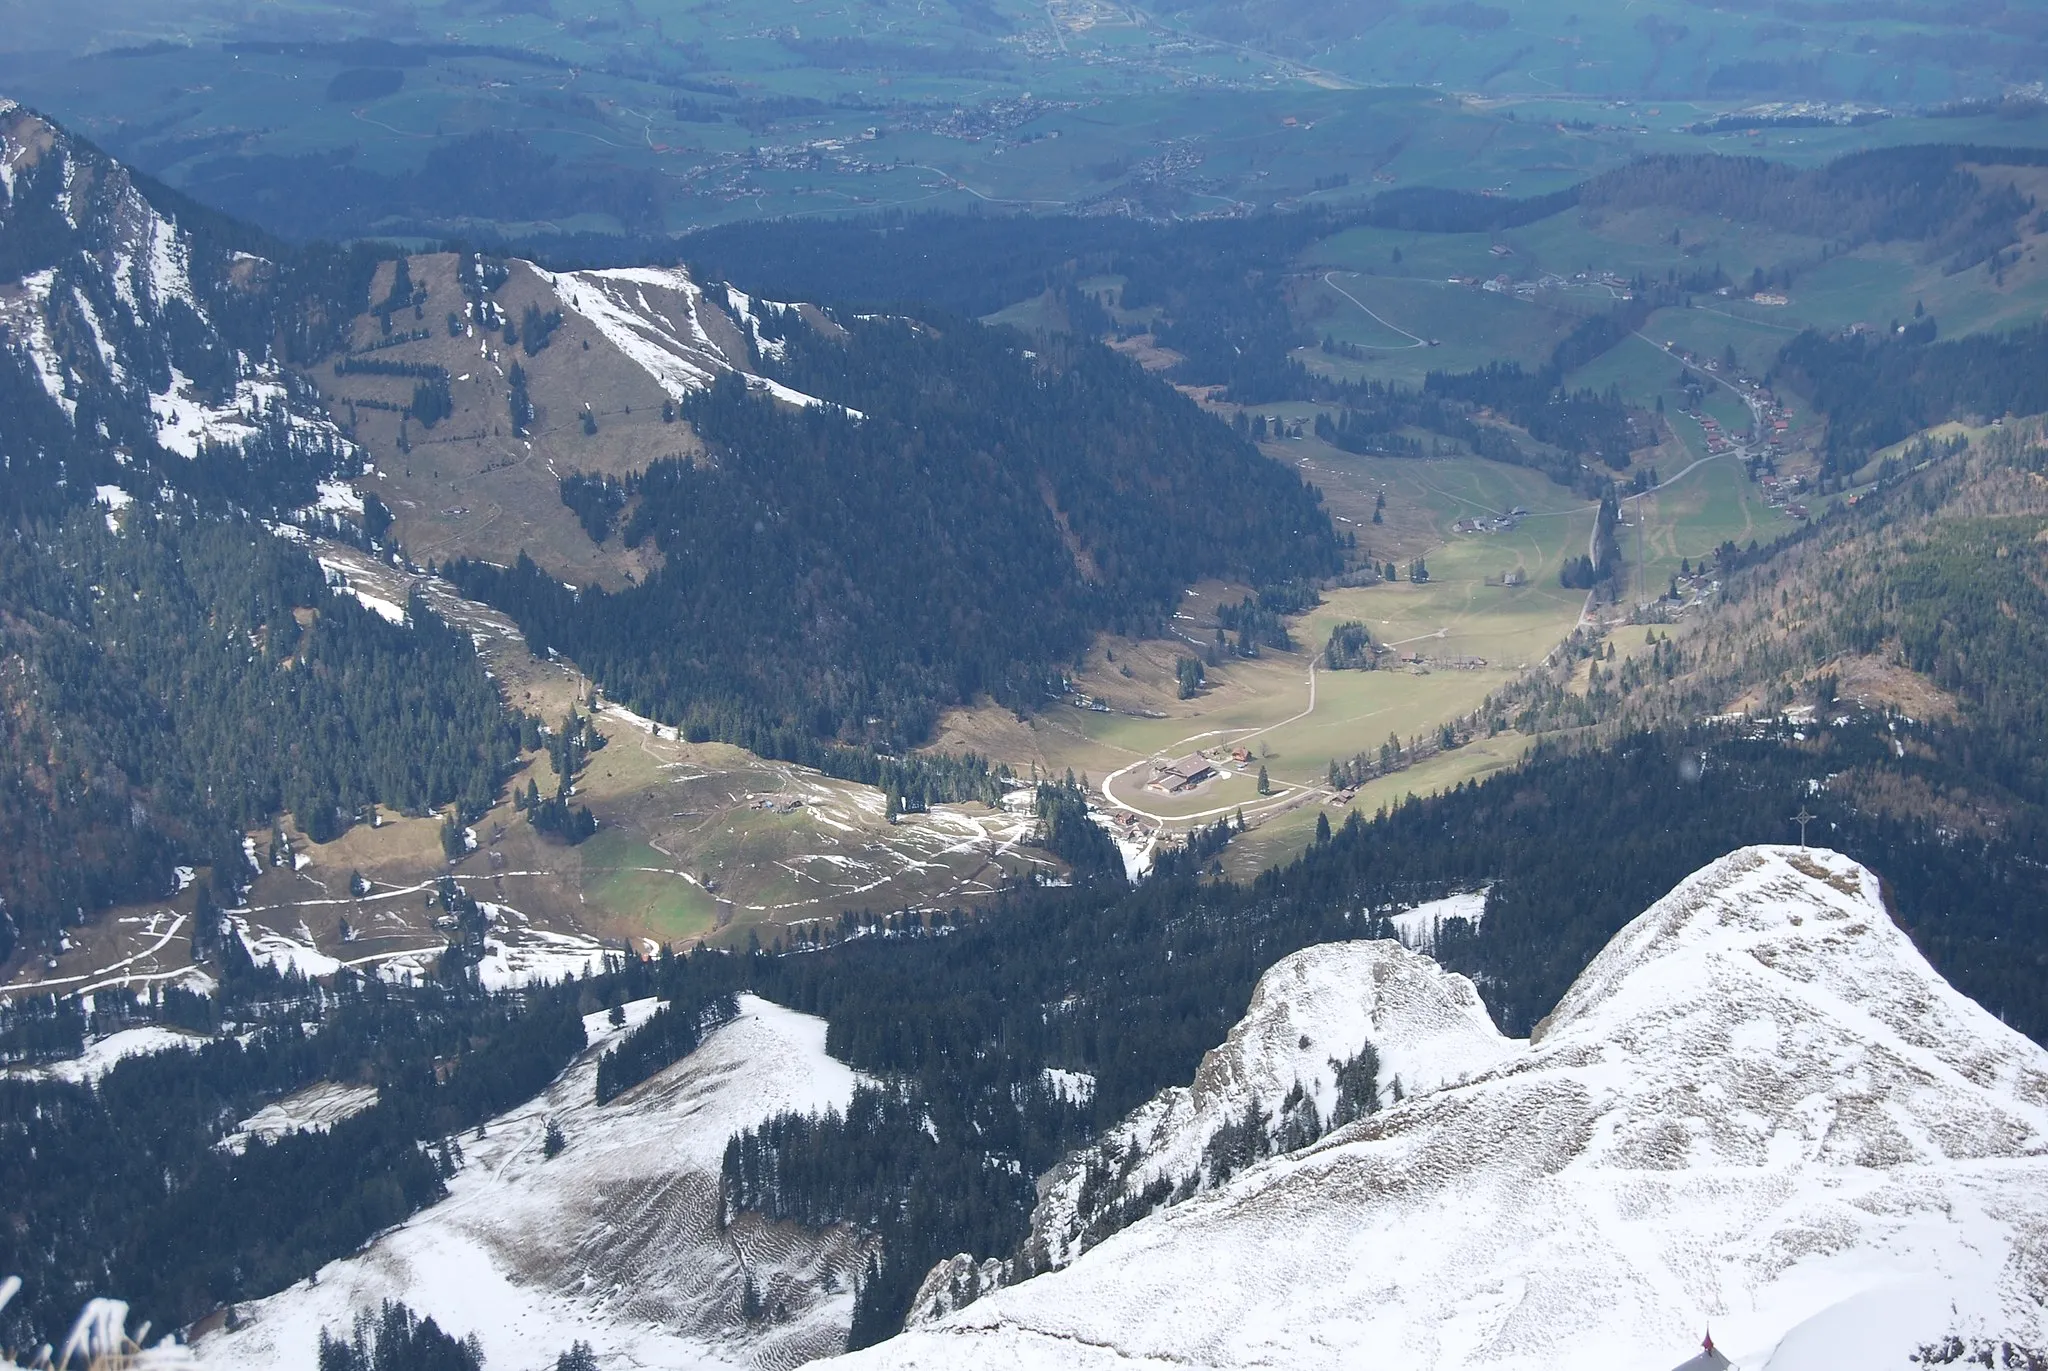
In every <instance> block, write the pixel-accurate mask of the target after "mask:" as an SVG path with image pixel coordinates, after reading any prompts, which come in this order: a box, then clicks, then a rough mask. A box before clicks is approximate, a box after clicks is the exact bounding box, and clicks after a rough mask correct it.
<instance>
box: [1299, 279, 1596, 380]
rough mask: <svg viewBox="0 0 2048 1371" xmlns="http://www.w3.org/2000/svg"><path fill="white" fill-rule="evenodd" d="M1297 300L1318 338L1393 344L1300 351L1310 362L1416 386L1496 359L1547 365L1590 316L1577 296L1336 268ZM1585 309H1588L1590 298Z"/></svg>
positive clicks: (1349, 376)
mask: <svg viewBox="0 0 2048 1371" xmlns="http://www.w3.org/2000/svg"><path fill="white" fill-rule="evenodd" d="M1347 292H1348V294H1347ZM1297 299H1298V312H1299V317H1300V318H1301V320H1302V322H1303V323H1304V324H1305V325H1306V326H1307V327H1308V328H1309V329H1311V330H1313V331H1314V332H1315V333H1316V334H1317V335H1318V337H1321V336H1322V335H1325V334H1327V335H1329V336H1331V337H1333V338H1335V339H1336V340H1338V341H1340V342H1347V343H1357V344H1358V345H1360V346H1361V347H1368V348H1375V349H1388V350H1384V351H1373V352H1369V353H1368V354H1366V356H1364V357H1363V358H1359V359H1352V358H1348V357H1342V356H1332V355H1330V354H1327V353H1324V352H1322V351H1321V350H1320V349H1318V348H1306V349H1303V350H1302V351H1301V352H1299V353H1297V354H1296V355H1297V356H1298V357H1300V359H1301V360H1302V362H1303V364H1304V365H1306V366H1308V367H1310V368H1311V369H1312V370H1315V371H1317V372H1320V373H1322V374H1324V375H1328V376H1333V377H1336V378H1338V379H1340V380H1362V379H1367V378H1370V379H1372V380H1377V381H1393V382H1399V383H1401V384H1403V385H1409V386H1419V385H1421V384H1422V381H1423V378H1424V377H1426V376H1427V375H1428V374H1429V373H1430V372H1432V371H1469V370H1471V369H1473V368H1475V367H1480V366H1484V365H1485V364H1486V363H1488V362H1491V361H1495V360H1505V361H1518V362H1521V363H1522V364H1523V365H1524V366H1541V365H1542V364H1543V362H1544V361H1545V360H1546V359H1547V358H1548V357H1549V356H1550V350H1551V349H1552V348H1553V347H1555V346H1556V345H1557V341H1558V339H1560V338H1562V337H1564V335H1565V334H1567V333H1569V332H1571V330H1572V328H1573V327H1574V326H1575V325H1577V324H1578V322H1579V320H1580V318H1582V317H1583V311H1582V309H1581V308H1579V306H1581V302H1580V301H1579V300H1577V299H1573V300H1571V301H1570V305H1571V306H1572V307H1571V308H1559V307H1553V306H1550V305H1542V304H1532V303H1529V302H1526V301H1522V300H1517V299H1515V298H1513V297H1512V296H1509V295H1505V294H1497V293H1494V292H1491V291H1482V290H1479V289H1478V288H1477V287H1473V286H1458V285H1453V284H1451V283H1450V282H1448V281H1446V280H1443V279H1441V278H1437V277H1419V276H1392V275H1381V274H1374V275H1370V276H1368V275H1365V274H1363V273H1362V272H1361V273H1355V274H1354V273H1348V272H1345V271H1341V270H1336V269H1332V270H1331V271H1330V272H1329V279H1328V280H1325V279H1323V276H1322V275H1321V274H1319V275H1318V276H1317V277H1316V278H1315V279H1314V280H1313V281H1311V282H1309V283H1307V284H1306V285H1305V286H1304V287H1303V289H1302V290H1301V291H1300V292H1298V296H1297ZM1584 308H1585V309H1588V310H1589V309H1590V302H1587V303H1586V304H1585V307H1584ZM1367 310H1370V311H1371V312H1372V313H1373V314H1377V315H1378V316H1380V320H1382V321H1384V322H1380V321H1376V320H1374V319H1373V318H1372V317H1371V316H1370V315H1368V314H1367V313H1366V311H1367ZM1388 325H1391V326H1392V328H1393V329H1400V330H1405V331H1406V332H1407V333H1409V334H1413V335H1415V336H1417V337H1420V338H1423V339H1425V340H1434V342H1435V344H1436V346H1433V347H1414V346H1412V345H1406V344H1412V339H1403V338H1402V337H1401V336H1400V335H1399V334H1397V333H1394V332H1392V330H1390V329H1389V328H1388V327H1387V326H1388Z"/></svg>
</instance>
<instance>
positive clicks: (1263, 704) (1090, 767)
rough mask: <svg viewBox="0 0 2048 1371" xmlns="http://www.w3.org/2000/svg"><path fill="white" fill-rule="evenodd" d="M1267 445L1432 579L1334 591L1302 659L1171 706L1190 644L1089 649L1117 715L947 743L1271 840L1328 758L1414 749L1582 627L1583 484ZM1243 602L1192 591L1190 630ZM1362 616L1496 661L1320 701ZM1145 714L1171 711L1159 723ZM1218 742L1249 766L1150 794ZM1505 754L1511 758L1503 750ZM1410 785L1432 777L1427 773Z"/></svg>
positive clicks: (1496, 468)
mask: <svg viewBox="0 0 2048 1371" xmlns="http://www.w3.org/2000/svg"><path fill="white" fill-rule="evenodd" d="M1267 447H1268V451H1269V452H1271V453H1272V454H1273V455H1275V456H1277V457H1281V458H1283V459H1291V461H1292V462H1293V463H1294V464H1295V465H1296V466H1297V467H1298V468H1299V469H1300V470H1301V471H1302V473H1303V475H1304V476H1305V477H1306V478H1307V479H1310V480H1313V481H1315V482H1316V483H1317V485H1318V486H1320V487H1321V488H1322V489H1323V491H1324V492H1325V499H1326V501H1327V503H1328V506H1329V508H1330V509H1331V511H1332V513H1333V514H1334V515H1336V516H1337V517H1338V518H1339V520H1340V527H1344V526H1346V523H1345V522H1343V521H1350V526H1352V527H1355V528H1356V530H1357V531H1358V533H1359V539H1360V543H1361V547H1362V548H1364V549H1369V550H1370V552H1371V554H1372V556H1373V558H1374V560H1383V559H1384V560H1394V561H1396V562H1397V563H1398V564H1399V565H1400V566H1401V567H1402V568H1403V571H1404V575H1405V573H1406V570H1407V568H1408V567H1409V566H1410V565H1411V564H1412V562H1413V560H1414V559H1415V558H1416V557H1417V556H1421V557H1423V558H1424V559H1425V560H1426V561H1427V563H1428V566H1429V570H1430V579H1429V581H1428V582H1427V583H1426V584H1422V585H1417V584H1415V583H1413V582H1412V581H1409V580H1406V579H1403V580H1401V581H1397V582H1394V583H1390V584H1382V585H1377V586H1369V587H1358V588H1351V589H1333V590H1328V591H1325V592H1324V596H1323V603H1322V604H1321V605H1319V606H1318V607H1316V608H1315V609H1313V610H1311V611H1309V612H1308V613H1307V614H1305V615H1302V616H1301V617H1299V618H1298V619H1296V620H1294V621H1293V622H1292V624H1291V626H1290V628H1291V632H1292V635H1293V637H1294V638H1295V641H1296V644H1297V650H1296V651H1294V652H1284V653H1283V652H1277V651H1272V650H1270V649H1269V650H1267V651H1266V652H1265V653H1264V654H1263V655H1262V656H1261V657H1260V658H1258V659H1256V660H1234V661H1231V662H1228V663H1227V664H1225V665H1223V666H1221V667H1219V668H1218V669H1217V670H1216V671H1215V672H1214V673H1212V680H1211V684H1210V686H1209V687H1208V688H1207V689H1206V690H1205V691H1204V692H1203V693H1202V694H1201V695H1200V696H1198V697H1197V698H1195V699H1193V700H1187V701H1180V700H1175V699H1174V698H1173V697H1172V695H1171V692H1170V691H1167V690H1161V689H1159V688H1158V684H1157V683H1158V680H1159V678H1161V677H1165V678H1168V679H1170V675H1171V663H1172V658H1173V656H1175V655H1176V654H1177V653H1178V652H1185V651H1191V650H1192V648H1191V647H1186V646H1184V647H1182V648H1179V649H1175V648H1173V647H1172V646H1171V645H1168V644H1153V645H1142V644H1133V643H1122V642H1119V643H1116V644H1113V645H1111V644H1105V645H1103V647H1101V648H1099V649H1098V651H1097V652H1093V653H1091V654H1090V655H1089V660H1088V663H1087V667H1086V669H1085V670H1084V671H1083V672H1082V673H1081V676H1080V679H1079V686H1080V688H1081V689H1083V690H1084V691H1086V692H1087V693H1088V694H1089V695H1090V696H1091V697H1092V698H1094V699H1097V700H1101V701H1103V702H1105V703H1106V704H1107V705H1109V706H1111V708H1110V709H1109V710H1108V711H1107V712H1104V711H1100V710H1096V709H1090V708H1076V707H1071V706H1069V707H1057V708H1054V709H1052V710H1049V711H1046V712H1045V713H1043V714H1041V715H1038V716H1034V717H1033V718H1031V719H1030V720H1029V721H1027V722H1025V723H1021V724H1019V723H1016V722H1015V721H1013V720H1009V719H1008V716H1004V718H1003V719H1002V720H997V719H995V718H994V717H993V713H994V712H993V711H980V712H978V713H981V714H982V715H984V717H983V718H981V719H978V720H976V721H975V722H974V723H973V724H970V723H968V722H966V721H963V720H961V719H958V718H956V719H954V720H951V721H949V728H950V730H951V737H950V740H949V741H950V745H953V746H966V745H972V746H977V747H980V748H983V749H986V750H989V751H991V752H993V753H994V754H995V755H997V756H999V757H1002V758H1005V759H1006V760H1009V761H1011V763H1012V764H1013V765H1015V766H1017V767H1018V768H1019V769H1020V770H1022V769H1024V768H1025V767H1026V766H1029V765H1036V766H1038V767H1040V768H1041V769H1045V770H1050V771H1052V772H1054V773H1059V772H1062V771H1065V770H1069V769H1071V770H1072V771H1074V772H1075V773H1076V774H1077V775H1079V774H1085V775H1087V776H1088V777H1089V778H1090V779H1091V780H1093V781H1095V782H1097V783H1098V784H1099V783H1101V782H1102V781H1103V780H1104V779H1105V778H1108V777H1111V776H1114V775H1116V774H1117V773H1119V772H1124V773H1126V774H1124V775H1122V776H1120V777H1118V778H1117V779H1116V780H1115V782H1114V783H1113V786H1114V794H1115V795H1116V796H1117V798H1118V799H1119V800H1121V801H1124V802H1125V803H1127V804H1128V805H1129V806H1130V807H1131V808H1133V809H1136V810H1138V811H1139V812H1141V813H1143V814H1145V815H1147V816H1149V817H1150V818H1151V819H1153V820H1155V821H1161V822H1164V823H1166V824H1167V826H1168V827H1169V828H1173V827H1179V826H1185V825H1187V824H1189V823H1194V822H1205V821H1208V820H1211V819H1213V818H1215V817H1218V816H1221V815H1224V814H1230V813H1234V812H1236V811H1237V810H1239V809H1240V808H1241V809H1242V810H1244V812H1245V813H1246V814H1247V815H1249V816H1251V817H1253V818H1259V817H1261V816H1262V815H1265V814H1271V815H1273V816H1274V818H1273V822H1274V825H1275V831H1276V832H1287V831H1290V829H1289V826H1290V825H1293V824H1294V823H1295V822H1296V816H1295V812H1294V810H1292V809H1291V808H1290V806H1295V805H1299V804H1301V803H1303V802H1304V801H1309V802H1311V803H1312V802H1313V801H1312V800H1311V799H1310V797H1309V796H1308V795H1307V794H1306V793H1305V792H1307V791H1310V790H1313V789H1315V788H1318V787H1320V786H1321V784H1322V783H1323V782H1324V781H1325V779H1326V775H1327V771H1328V768H1329V764H1330V762H1331V761H1332V760H1333V759H1347V760H1348V759H1349V758H1350V757H1352V756H1353V755H1354V754H1356V753H1358V752H1361V751H1371V750H1376V749H1377V748H1378V747H1379V746H1380V744H1381V743H1383V742H1385V741H1386V740H1387V738H1388V737H1389V736H1393V737H1396V738H1399V739H1401V740H1402V741H1403V742H1404V743H1405V742H1406V741H1407V740H1409V739H1411V738H1414V737H1417V736H1421V735H1424V734H1427V733H1433V732H1434V731H1435V729H1436V728H1437V727H1438V726H1439V725H1440V724H1442V723H1444V722H1446V721H1448V720H1450V719H1452V718H1455V717H1458V716H1461V715H1464V714H1467V713H1470V712H1471V711H1473V710H1475V709H1477V708H1478V707H1479V706H1480V704H1481V703H1482V702H1483V701H1484V699H1485V698H1486V696H1487V694H1488V693H1489V692H1490V691H1492V690H1494V689H1496V688H1497V687H1499V686H1500V685H1501V684H1503V683H1504V682H1506V681H1507V680H1509V679H1512V677H1513V676H1514V675H1515V674H1517V672H1518V671H1519V670H1520V669H1521V668H1522V667H1523V666H1524V665H1526V664H1528V663H1532V662H1535V661H1538V660H1540V659H1541V658H1542V657H1543V656H1544V655H1545V654H1546V653H1547V652H1549V651H1550V649H1551V648H1553V647H1554V646H1555V645H1556V644H1557V642H1558V641H1559V640H1560V639H1562V638H1563V637H1564V636H1565V635H1566V634H1567V633H1569V632H1570V631H1571V629H1572V627H1573V626H1574V625H1575V624H1576V623H1577V621H1578V616H1579V610H1580V608H1581V604H1582V601H1583V598H1584V597H1583V596H1582V595H1581V594H1580V593H1578V592H1574V591H1567V590H1564V589H1562V588H1561V587H1559V586H1558V584H1557V568H1558V566H1559V564H1560V563H1561V562H1562V560H1563V559H1564V558H1565V557H1566V556H1567V555H1572V554H1574V553H1577V552H1580V551H1583V550H1584V547H1585V544H1586V539H1587V537H1588V536H1589V534H1590V532H1591V527H1592V510H1591V508H1590V506H1587V505H1586V504H1585V502H1584V501H1582V500H1581V499H1579V498H1578V497H1577V496H1574V495H1573V494H1572V493H1571V492H1569V491H1566V490H1563V489H1561V488H1560V487H1557V486H1554V485H1551V484H1550V483H1549V482H1547V481H1545V480H1544V479H1543V478H1541V477H1540V476H1537V475H1536V474H1535V473H1532V472H1529V471H1525V470H1522V469H1520V468H1515V467H1507V466H1500V465H1497V464H1494V463H1490V462H1484V461H1479V460H1476V459H1465V458H1460V459H1447V460H1441V461H1420V460H1416V461H1403V460H1394V459H1384V458H1365V457H1357V456H1354V455H1352V454H1349V453H1344V452H1340V451H1338V450H1336V449H1334V448H1330V447H1328V446H1327V445H1325V444H1322V443H1319V442H1314V441H1312V440H1303V441H1300V442H1286V443H1270V444H1268V445H1267ZM1381 492H1384V493H1385V494H1386V498H1387V509H1386V513H1385V522H1383V523H1381V524H1377V525H1375V524H1373V523H1371V514H1372V508H1373V501H1374V497H1375V496H1376V495H1377V494H1379V493H1381ZM1517 505H1520V506H1523V507H1525V508H1528V509H1529V510H1531V511H1532V517H1530V518H1528V519H1526V520H1524V521H1523V522H1522V523H1521V525H1520V526H1519V527H1518V528H1517V529H1516V530H1515V531H1513V532H1511V533H1501V534H1488V535H1473V534H1454V533H1453V532H1452V531H1451V527H1452V525H1453V524H1454V523H1456V522H1457V521H1458V520H1459V519H1461V518H1464V517H1465V516H1467V515H1471V514H1475V513H1499V512H1502V511H1505V510H1507V509H1510V508H1513V507H1515V506H1517ZM1516 570H1520V571H1522V572H1523V573H1524V575H1525V577H1526V583H1525V584H1522V585H1519V586H1514V587H1506V586H1503V585H1500V584H1493V585H1489V584H1487V582H1488V580H1489V579H1491V580H1494V581H1496V582H1498V581H1500V580H1501V579H1502V578H1503V576H1504V574H1505V573H1507V572H1511V571H1516ZM1241 593H1242V590H1241V589H1240V588H1218V587H1202V588H1199V590H1198V592H1197V593H1196V594H1194V595H1191V596H1190V597H1189V600H1188V606H1189V608H1188V609H1187V610H1186V611H1185V613H1184V620H1183V622H1182V623H1181V624H1180V625H1179V628H1180V630H1181V631H1182V632H1184V633H1186V634H1187V635H1188V637H1190V638H1192V639H1195V640H1197V641H1206V640H1207V637H1208V634H1209V630H1210V626H1211V625H1213V623H1214V613H1213V602H1214V599H1215V598H1216V597H1218V596H1223V597H1225V598H1234V596H1235V595H1236V594H1241ZM1354 620H1355V621H1358V622H1362V623H1364V624H1366V625H1367V627H1368V630H1369V631H1370V632H1371V634H1372V635H1373V637H1374V638H1375V639H1376V640H1378V641H1380V642H1383V643H1387V644H1399V645H1401V650H1403V651H1411V652H1420V653H1422V654H1424V655H1425V656H1427V657H1430V658H1432V659H1450V658H1459V659H1474V658H1479V659H1484V663H1485V665H1484V666H1483V667H1479V668H1478V669H1472V670H1463V669H1451V668H1449V667H1444V666H1440V665H1432V666H1430V667H1428V668H1426V672H1427V674H1422V672H1421V671H1416V672H1411V671H1410V670H1406V669H1392V670H1380V671H1369V672H1368V671H1337V672H1332V671H1326V670H1318V671H1317V672H1316V673H1315V681H1314V702H1313V708H1311V707H1310V682H1309V674H1310V673H1309V667H1310V661H1311V658H1312V657H1314V656H1315V655H1316V654H1317V653H1319V652H1320V650H1321V648H1322V645H1323V643H1324V642H1325V641H1326V640H1327V639H1328V637H1329V634H1330V630H1331V629H1332V628H1334V627H1335V626H1336V625H1337V624H1340V623H1344V622H1347V621H1354ZM1134 668H1135V670H1134ZM1126 672H1129V673H1132V674H1131V675H1129V676H1126V675H1125V674H1123V673H1126ZM1148 712H1149V713H1150V714H1153V715H1159V716H1163V717H1147V713H1148ZM978 730H979V731H978ZM942 745H948V743H946V742H942ZM1217 746H1243V747H1245V748H1246V749H1247V750H1248V751H1249V752H1250V753H1251V754H1252V760H1251V761H1249V762H1248V763H1246V764H1244V765H1243V766H1241V767H1239V766H1234V765H1226V766H1224V767H1223V768H1222V769H1221V775H1220V776H1219V777H1218V779H1216V780H1213V781H1210V782H1208V783H1207V784H1205V785H1203V786H1202V787H1201V788H1200V789H1199V790H1197V791H1195V792H1193V793H1190V794H1183V795H1163V794H1160V793H1159V792H1157V791H1154V790H1151V789H1149V788H1148V787H1147V786H1146V784H1145V783H1146V781H1147V779H1148V777H1149V774H1150V772H1149V767H1148V766H1147V765H1146V763H1147V761H1148V759H1149V758H1151V757H1153V756H1155V755H1159V754H1169V755H1179V754H1181V753H1185V752H1187V751H1191V750H1193V749H1194V748H1196V747H1217ZM1503 746H1504V745H1503ZM1495 754H1497V755H1501V756H1504V755H1506V753H1505V751H1504V750H1503V748H1496V749H1495ZM1482 755H1483V754H1482V753H1480V752H1473V753H1471V755H1470V756H1469V757H1466V758H1464V760H1463V761H1462V762H1461V763H1459V764H1460V765H1474V766H1476V765H1480V764H1481V760H1480V759H1481V757H1482ZM1261 766H1263V767H1264V768H1265V769H1266V771H1267V773H1268V775H1269V777H1270V780H1271V785H1272V788H1273V792H1274V793H1273V794H1272V795H1269V796H1264V797H1262V796H1260V795H1259V794H1258V791H1257V783H1256V778H1257V773H1258V771H1259V769H1260V767H1261ZM1446 774H1448V773H1446ZM1415 776H1416V778H1417V780H1418V781H1423V782H1425V783H1426V773H1425V772H1424V771H1422V770H1421V769H1418V770H1417V772H1416V773H1415ZM1377 793H1378V792H1377V791H1375V792H1373V794H1374V795H1377ZM1360 802H1361V803H1364V802H1365V801H1364V800H1361V801H1360ZM1371 802H1372V803H1377V802H1378V801H1377V799H1373V800H1372V801H1371ZM1339 817H1341V816H1339ZM1307 822H1308V823H1309V824H1311V825H1312V824H1313V819H1312V818H1310V819H1308V820H1307Z"/></svg>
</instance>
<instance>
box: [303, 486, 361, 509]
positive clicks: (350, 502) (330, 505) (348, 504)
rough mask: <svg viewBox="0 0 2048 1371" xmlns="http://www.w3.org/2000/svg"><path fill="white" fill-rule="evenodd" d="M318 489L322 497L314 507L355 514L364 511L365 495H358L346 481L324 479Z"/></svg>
mask: <svg viewBox="0 0 2048 1371" xmlns="http://www.w3.org/2000/svg"><path fill="white" fill-rule="evenodd" d="M316 489H317V490H318V491H319V493H320V498H319V499H318V500H317V501H316V502H315V503H314V505H313V507H314V508H315V509H317V510H320V511H322V512H324V513H329V514H354V515H356V516H358V517H360V516H361V515H362V512H363V497H362V496H361V495H358V494H357V493H356V492H355V491H354V490H353V489H352V488H351V487H350V486H349V483H348V482H346V481H322V482H321V483H320V484H319V486H318V487H316Z"/></svg>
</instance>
